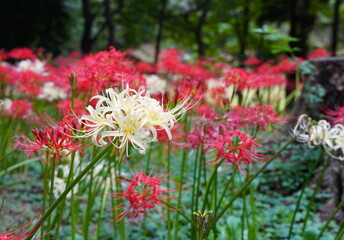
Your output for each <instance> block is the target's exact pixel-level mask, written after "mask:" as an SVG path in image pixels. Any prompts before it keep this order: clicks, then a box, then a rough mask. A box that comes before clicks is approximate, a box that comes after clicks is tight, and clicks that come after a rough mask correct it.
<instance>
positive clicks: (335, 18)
mask: <svg viewBox="0 0 344 240" xmlns="http://www.w3.org/2000/svg"><path fill="white" fill-rule="evenodd" d="M339 6H340V0H336V1H335V3H334V7H333V22H332V39H331V51H332V55H333V56H336V53H337V41H338V27H339Z"/></svg>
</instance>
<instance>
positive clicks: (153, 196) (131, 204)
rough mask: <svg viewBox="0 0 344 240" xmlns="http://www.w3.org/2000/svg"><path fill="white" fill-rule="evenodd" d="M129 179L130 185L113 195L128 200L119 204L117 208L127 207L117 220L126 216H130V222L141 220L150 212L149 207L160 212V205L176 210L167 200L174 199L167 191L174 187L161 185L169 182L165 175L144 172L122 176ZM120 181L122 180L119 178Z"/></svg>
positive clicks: (170, 191) (172, 190)
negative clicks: (167, 203) (132, 175)
mask: <svg viewBox="0 0 344 240" xmlns="http://www.w3.org/2000/svg"><path fill="white" fill-rule="evenodd" d="M122 178H124V180H127V181H128V184H129V185H128V186H127V187H126V188H125V189H122V190H123V192H116V193H114V194H113V195H114V196H115V200H120V199H122V200H126V202H123V203H121V204H119V205H118V206H117V207H116V208H115V210H119V209H122V208H126V209H125V210H124V211H123V212H122V213H120V214H118V215H117V220H116V221H117V222H120V221H122V219H123V218H124V217H126V216H129V220H128V221H129V222H131V221H133V220H137V221H139V222H140V221H141V220H142V217H143V216H144V215H146V214H149V213H148V210H149V209H153V208H154V209H156V210H157V211H158V212H159V209H158V206H160V207H164V208H166V209H169V210H174V209H173V208H171V207H168V206H167V205H166V201H167V200H169V199H174V197H170V196H168V195H167V193H172V192H174V188H173V189H172V188H170V189H167V188H163V187H162V186H161V185H162V184H165V183H167V180H166V179H164V176H151V175H150V174H149V175H146V174H144V173H142V172H137V173H135V174H134V178H133V179H130V178H127V177H124V176H123V177H122ZM119 181H120V180H119Z"/></svg>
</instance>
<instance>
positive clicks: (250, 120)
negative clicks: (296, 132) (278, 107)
mask: <svg viewBox="0 0 344 240" xmlns="http://www.w3.org/2000/svg"><path fill="white" fill-rule="evenodd" d="M224 118H225V119H227V121H228V122H230V125H231V126H233V127H238V128H242V127H246V126H249V127H250V128H256V127H259V128H260V129H261V130H263V131H264V130H266V128H267V126H268V125H270V124H276V123H279V122H280V121H282V118H281V117H278V116H277V113H276V111H275V110H274V109H273V108H272V107H271V106H269V105H265V106H261V105H259V104H257V105H256V106H253V107H242V106H240V105H239V106H235V107H234V108H233V109H232V110H231V111H230V112H228V113H227V114H225V115H224Z"/></svg>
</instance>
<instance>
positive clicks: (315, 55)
mask: <svg viewBox="0 0 344 240" xmlns="http://www.w3.org/2000/svg"><path fill="white" fill-rule="evenodd" d="M331 55H332V53H331V52H328V51H326V50H325V49H323V48H317V49H314V51H313V52H312V53H311V54H309V56H308V59H314V58H321V57H328V56H331Z"/></svg>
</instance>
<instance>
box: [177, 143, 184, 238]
mask: <svg viewBox="0 0 344 240" xmlns="http://www.w3.org/2000/svg"><path fill="white" fill-rule="evenodd" d="M186 154H187V151H186V149H185V148H184V149H183V157H182V166H181V175H180V184H179V185H180V187H179V190H178V204H177V208H178V209H180V208H181V206H182V184H183V181H184V171H185V162H186ZM178 228H179V214H178V213H177V215H176V219H175V229H174V239H175V240H178Z"/></svg>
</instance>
